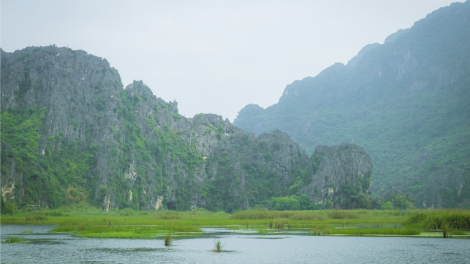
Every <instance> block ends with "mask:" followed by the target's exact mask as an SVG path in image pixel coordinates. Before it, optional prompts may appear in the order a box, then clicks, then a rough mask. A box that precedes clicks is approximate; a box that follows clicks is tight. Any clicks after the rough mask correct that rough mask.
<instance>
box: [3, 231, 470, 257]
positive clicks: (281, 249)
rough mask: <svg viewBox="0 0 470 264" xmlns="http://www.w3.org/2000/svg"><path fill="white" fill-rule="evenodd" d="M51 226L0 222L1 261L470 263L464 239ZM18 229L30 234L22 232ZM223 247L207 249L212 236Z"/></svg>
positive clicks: (469, 247) (469, 242)
mask: <svg viewBox="0 0 470 264" xmlns="http://www.w3.org/2000/svg"><path fill="white" fill-rule="evenodd" d="M52 228H53V226H34V225H31V226H25V225H21V226H20V225H2V226H1V234H2V240H3V239H5V238H7V237H9V236H17V237H23V238H25V239H26V240H28V241H30V242H28V243H13V244H7V243H2V244H1V263H77V262H81V263H127V264H129V263H243V264H247V263H470V239H441V238H413V237H335V236H323V237H322V236H307V235H288V234H280V235H268V236H260V235H258V234H251V235H246V234H242V233H234V232H233V231H228V230H225V229H216V228H206V229H204V231H205V232H206V233H205V234H204V235H203V236H199V237H197V238H189V239H175V240H174V245H173V246H171V247H169V248H168V247H165V246H164V245H163V239H146V240H143V239H132V240H131V239H95V238H93V239H90V238H77V237H74V236H73V235H70V234H55V233H49V232H48V231H49V230H51V229H52ZM24 230H32V231H33V234H28V235H23V234H21V233H22V232H23V231H24ZM215 239H220V241H221V242H222V243H224V248H223V249H224V250H226V251H225V252H219V253H217V252H212V251H211V250H212V249H213V248H214V240H215Z"/></svg>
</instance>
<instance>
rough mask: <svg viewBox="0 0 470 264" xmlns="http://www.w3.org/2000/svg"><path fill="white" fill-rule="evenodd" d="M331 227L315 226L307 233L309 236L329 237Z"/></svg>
mask: <svg viewBox="0 0 470 264" xmlns="http://www.w3.org/2000/svg"><path fill="white" fill-rule="evenodd" d="M331 231H332V228H331V226H317V227H314V228H313V229H312V230H310V231H309V232H308V234H309V235H310V236H329V235H331Z"/></svg>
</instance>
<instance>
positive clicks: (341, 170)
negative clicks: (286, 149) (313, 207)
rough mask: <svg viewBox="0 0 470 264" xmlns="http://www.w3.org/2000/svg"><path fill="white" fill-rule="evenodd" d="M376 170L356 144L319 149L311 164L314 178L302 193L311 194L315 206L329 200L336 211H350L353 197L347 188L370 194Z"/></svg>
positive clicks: (320, 147)
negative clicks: (373, 174)
mask: <svg viewBox="0 0 470 264" xmlns="http://www.w3.org/2000/svg"><path fill="white" fill-rule="evenodd" d="M372 167H373V165H372V161H371V159H370V156H369V155H368V154H367V153H366V152H365V151H364V149H362V148H361V147H359V146H356V145H354V144H348V143H343V144H341V145H338V146H333V147H328V146H321V145H320V146H317V147H316V148H315V152H314V153H313V155H312V157H311V158H310V160H309V165H308V170H309V174H311V175H313V178H312V181H311V183H310V184H309V185H308V186H307V187H305V188H304V189H303V190H302V191H301V194H306V195H308V196H309V197H310V199H311V200H312V201H313V202H315V203H321V204H325V201H326V200H327V199H328V200H330V201H332V202H333V206H334V207H335V208H337V207H339V208H349V207H350V206H351V205H350V203H351V199H350V198H351V197H350V196H351V195H350V194H349V193H347V190H345V189H347V188H348V187H349V188H350V189H352V188H354V189H355V192H357V193H365V194H370V187H371V185H372V177H371V176H372V175H371V174H372ZM353 198H354V197H353ZM353 207H357V206H353Z"/></svg>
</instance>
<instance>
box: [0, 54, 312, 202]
mask: <svg viewBox="0 0 470 264" xmlns="http://www.w3.org/2000/svg"><path fill="white" fill-rule="evenodd" d="M1 56H2V57H1V63H2V64H1V69H2V72H1V84H2V91H1V110H2V144H1V148H2V175H1V178H2V181H1V185H2V186H1V187H2V195H3V196H4V197H5V198H6V199H8V200H13V201H15V202H16V203H17V204H18V205H19V206H21V205H26V204H39V205H40V206H41V207H57V206H60V205H63V204H78V203H80V202H89V203H93V204H95V205H98V206H101V208H103V209H104V210H110V209H114V208H124V207H134V208H139V209H143V210H151V209H159V208H164V207H166V208H169V209H177V210H187V209H194V208H195V207H204V208H208V209H212V210H227V211H232V210H236V209H239V208H247V207H250V206H254V205H255V204H257V203H259V202H260V201H263V200H267V199H270V198H271V197H272V196H282V195H287V194H289V186H290V185H291V184H292V182H293V181H295V179H297V178H298V175H299V173H300V170H301V169H303V168H305V167H306V166H307V164H308V156H307V155H306V153H305V151H303V150H302V149H301V148H300V147H299V146H298V145H297V144H296V143H295V142H293V141H292V140H291V139H290V137H289V136H288V135H287V134H285V133H283V132H281V131H279V130H276V131H274V132H272V133H268V134H261V135H260V136H257V137H255V135H254V134H253V133H246V132H244V131H243V130H241V129H239V128H237V127H235V126H233V125H232V124H231V123H230V122H229V121H228V120H227V119H226V120H223V119H222V117H220V116H217V115H212V114H199V115H196V116H194V117H193V118H185V117H183V116H181V115H179V113H178V108H177V103H176V102H165V101H163V100H162V99H160V98H158V97H156V96H155V95H153V94H152V91H151V90H150V89H149V88H148V87H147V86H146V85H145V84H144V83H143V82H141V81H134V82H133V83H132V84H130V85H128V86H127V87H126V88H125V89H123V85H122V83H121V79H120V76H119V73H118V71H117V70H116V69H114V68H112V67H110V65H109V63H108V62H107V61H106V59H102V58H99V57H96V56H93V55H90V54H87V53H86V52H84V51H80V50H78V51H75V50H71V49H68V48H58V47H55V46H49V47H30V48H26V49H24V50H19V51H15V52H13V53H6V52H4V51H2V52H1Z"/></svg>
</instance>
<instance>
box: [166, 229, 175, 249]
mask: <svg viewBox="0 0 470 264" xmlns="http://www.w3.org/2000/svg"><path fill="white" fill-rule="evenodd" d="M172 236H173V233H171V232H170V233H168V234H166V236H165V246H167V247H169V246H171V245H172V244H173V241H172V240H171V237H172Z"/></svg>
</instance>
